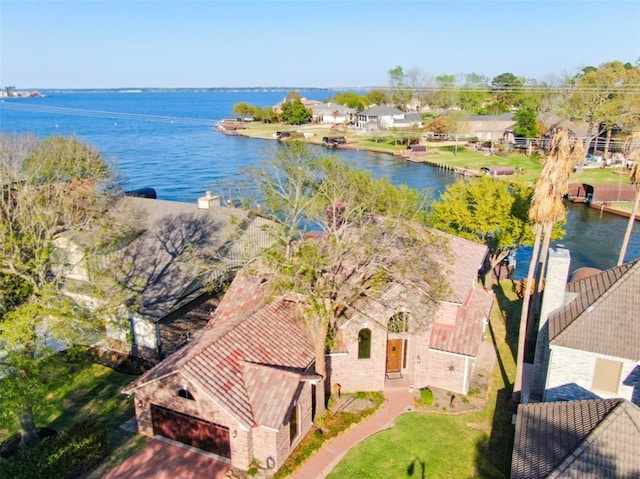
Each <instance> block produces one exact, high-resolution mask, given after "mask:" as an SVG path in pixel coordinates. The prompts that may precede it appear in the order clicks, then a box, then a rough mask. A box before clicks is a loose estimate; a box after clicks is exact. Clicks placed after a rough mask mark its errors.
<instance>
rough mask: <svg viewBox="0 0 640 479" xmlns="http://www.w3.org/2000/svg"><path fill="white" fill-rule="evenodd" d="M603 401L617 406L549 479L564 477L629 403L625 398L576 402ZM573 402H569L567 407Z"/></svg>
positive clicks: (561, 462) (558, 466) (569, 454)
mask: <svg viewBox="0 0 640 479" xmlns="http://www.w3.org/2000/svg"><path fill="white" fill-rule="evenodd" d="M603 401H604V402H607V403H609V402H615V403H616V405H615V406H613V408H611V410H610V411H609V412H607V413H606V414H605V415H604V417H603V418H602V419H601V420H600V422H598V424H596V427H594V428H593V429H592V430H591V431H589V433H588V434H587V435H586V436H585V437H584V438H583V439H582V441H580V443H579V444H578V445H577V446H576V447H575V449H573V451H570V452H569V453H568V454H567V455H566V456H565V457H564V459H562V461H560V463H559V464H558V465H556V466H555V467H554V468H553V469H552V470H551V471H549V474H548V475H547V479H552V478H560V477H562V473H563V472H564V471H566V470H567V469H568V468H569V466H571V464H573V463H574V462H575V461H576V460H577V459H578V458H579V457H580V456H581V455H582V454H583V453H584V452H585V450H587V449H588V448H589V447H590V446H591V445H592V443H593V442H594V441H595V440H596V439H597V438H598V436H600V434H602V433H603V431H604V430H606V429H607V428H608V427H609V426H611V424H612V423H613V421H614V420H615V418H617V417H619V416H620V415H621V414H622V413H623V407H622V405H624V404H625V402H627V401H626V400H625V399H623V398H609V399H585V400H582V401H576V402H584V403H587V402H588V403H595V402H603ZM571 402H573V401H567V406H568V405H569V403H571ZM540 404H548V403H540Z"/></svg>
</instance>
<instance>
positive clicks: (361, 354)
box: [358, 329, 371, 359]
mask: <svg viewBox="0 0 640 479" xmlns="http://www.w3.org/2000/svg"><path fill="white" fill-rule="evenodd" d="M370 357H371V330H370V329H361V330H360V332H359V333H358V359H369V358H370Z"/></svg>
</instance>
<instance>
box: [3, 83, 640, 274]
mask: <svg viewBox="0 0 640 479" xmlns="http://www.w3.org/2000/svg"><path fill="white" fill-rule="evenodd" d="M44 93H45V94H46V96H45V97H44V98H20V99H4V100H3V101H2V103H0V131H2V132H30V133H35V134H37V135H38V136H42V137H45V136H50V135H75V136H77V137H78V138H79V139H81V140H83V141H85V142H87V143H90V144H92V145H94V146H96V147H97V148H98V149H99V150H100V152H101V153H102V154H103V155H104V156H105V157H106V158H107V159H110V160H112V161H113V162H114V164H115V165H116V166H117V168H118V170H119V172H120V174H121V176H122V177H123V179H124V181H125V187H126V189H137V188H142V187H153V188H155V190H156V191H157V192H158V197H159V198H162V199H167V200H175V201H187V202H195V201H196V199H197V198H198V197H199V196H202V195H203V194H204V192H205V191H206V190H211V191H214V192H216V191H219V190H220V189H222V188H224V189H230V188H231V187H230V185H233V184H239V183H240V182H243V181H244V180H245V177H244V175H243V174H242V170H243V168H244V167H248V166H255V165H258V164H259V163H260V162H262V161H263V160H264V159H265V158H268V157H270V155H271V154H272V150H273V149H274V148H276V147H277V143H276V142H273V141H269V140H255V139H248V138H243V137H237V136H227V135H223V134H221V133H218V132H216V131H214V125H215V123H216V122H217V121H218V120H220V119H222V118H225V117H228V116H230V114H231V109H232V108H233V105H235V104H236V103H239V102H242V101H245V102H248V103H251V104H254V105H257V106H260V107H266V106H271V105H273V104H275V103H277V102H278V101H280V100H282V99H283V98H284V96H285V95H286V91H285V90H281V91H266V90H260V91H258V90H255V91H248V90H239V91H232V90H217V91H176V92H167V91H161V92H147V91H143V92H113V91H108V92H101V91H97V92H89V91H82V92H68V91H50V92H44ZM300 93H301V94H302V95H303V96H305V97H306V98H310V99H317V100H324V99H326V98H328V97H330V96H332V95H333V94H334V93H335V92H332V91H328V90H310V91H300ZM338 154H340V155H341V156H343V157H344V158H345V159H346V160H347V161H349V162H351V163H353V164H354V165H355V166H357V167H359V168H363V169H367V170H369V171H371V172H372V173H373V174H375V175H377V176H383V177H386V178H388V179H389V180H390V181H392V182H393V183H395V184H406V185H408V186H410V187H412V188H417V189H425V188H430V189H432V190H433V191H434V193H435V194H436V195H437V194H438V193H440V192H441V191H442V190H443V189H444V188H445V187H446V186H447V185H448V184H450V183H451V182H453V181H455V179H456V177H455V175H454V174H453V173H450V172H444V171H441V170H438V169H434V168H431V167H429V166H426V165H420V164H416V163H411V162H408V161H406V160H402V159H398V158H396V157H393V156H391V155H387V154H377V153H369V152H362V151H340V152H339V153H338ZM223 194H225V195H226V196H228V195H229V194H233V192H232V191H230V190H229V191H224V192H223ZM567 216H568V221H567V225H566V227H565V230H566V235H565V237H564V238H563V239H562V240H561V241H559V243H562V244H563V245H565V246H566V247H567V248H569V249H570V250H571V256H572V265H571V269H572V270H575V269H576V268H579V267H583V266H592V267H596V268H600V269H606V268H610V267H612V266H614V265H615V263H616V261H617V257H618V251H619V248H620V244H621V243H622V236H623V234H624V230H625V228H626V224H627V220H626V218H621V217H618V216H615V215H611V214H608V213H603V214H601V213H600V212H599V211H597V210H595V209H592V208H588V207H586V206H584V205H576V204H569V205H568V215H567ZM638 223H639V222H636V225H635V228H634V233H633V236H632V241H631V244H630V246H629V250H628V253H627V257H626V260H627V261H628V260H631V259H634V258H638V257H640V226H639V225H638ZM529 254H530V251H529V249H527V248H522V249H521V250H520V251H519V254H518V270H517V272H516V277H522V276H523V275H525V274H526V269H525V268H526V264H527V262H528V255H529Z"/></svg>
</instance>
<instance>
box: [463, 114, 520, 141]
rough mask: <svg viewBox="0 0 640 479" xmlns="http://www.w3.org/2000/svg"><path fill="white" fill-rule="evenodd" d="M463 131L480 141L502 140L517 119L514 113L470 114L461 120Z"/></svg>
mask: <svg viewBox="0 0 640 479" xmlns="http://www.w3.org/2000/svg"><path fill="white" fill-rule="evenodd" d="M461 123H462V126H461V128H460V129H461V131H462V132H465V134H467V135H468V136H470V137H475V138H477V139H478V140H480V141H495V142H498V141H501V140H502V139H503V138H504V133H505V131H506V130H511V129H512V128H513V125H514V124H515V121H514V119H513V114H512V113H502V114H501V115H469V116H468V117H467V118H466V120H465V121H463V122H461Z"/></svg>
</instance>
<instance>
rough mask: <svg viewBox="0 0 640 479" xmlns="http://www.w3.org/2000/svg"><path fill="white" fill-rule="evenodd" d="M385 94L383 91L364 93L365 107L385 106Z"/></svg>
mask: <svg viewBox="0 0 640 479" xmlns="http://www.w3.org/2000/svg"><path fill="white" fill-rule="evenodd" d="M387 96H388V95H387V93H386V92H385V91H384V90H378V89H375V90H371V91H368V92H367V93H366V95H365V96H364V97H365V99H366V105H367V106H371V105H385V104H386V103H387V101H388V99H387Z"/></svg>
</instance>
